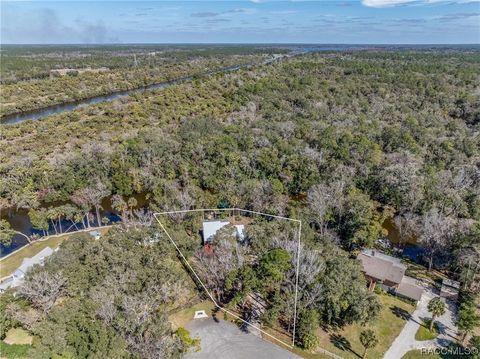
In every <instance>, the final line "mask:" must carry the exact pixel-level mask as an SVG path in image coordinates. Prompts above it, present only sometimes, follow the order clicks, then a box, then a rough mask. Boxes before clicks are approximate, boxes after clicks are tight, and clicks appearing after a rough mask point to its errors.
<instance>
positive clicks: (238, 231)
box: [202, 221, 245, 244]
mask: <svg viewBox="0 0 480 359" xmlns="http://www.w3.org/2000/svg"><path fill="white" fill-rule="evenodd" d="M229 224H230V222H229V221H204V222H203V232H202V233H203V243H204V244H207V243H211V242H212V241H213V238H214V237H215V235H216V234H217V232H218V231H219V230H220V229H222V228H223V227H225V226H227V225H229ZM234 227H235V230H234V232H233V235H235V236H236V237H237V238H238V239H240V240H243V238H244V230H245V226H244V225H243V224H236V225H234Z"/></svg>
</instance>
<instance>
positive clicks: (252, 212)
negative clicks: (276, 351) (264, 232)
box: [153, 208, 302, 348]
mask: <svg viewBox="0 0 480 359" xmlns="http://www.w3.org/2000/svg"><path fill="white" fill-rule="evenodd" d="M205 211H212V212H213V211H215V212H218V211H232V212H233V214H234V215H235V211H239V212H247V213H251V214H258V215H262V216H266V217H271V218H277V219H285V220H288V221H292V222H296V223H298V231H297V234H298V241H297V260H296V261H297V269H296V273H295V300H294V303H295V304H294V314H293V334H292V344H287V343H285V342H284V341H282V340H280V339H278V338H276V337H275V336H273V335H271V334H269V333H267V332H266V331H264V330H262V329H260V328H258V327H257V326H255V325H253V324H251V323H249V322H247V321H246V320H244V319H242V318H240V317H239V316H238V315H236V314H235V313H232V312H231V311H229V310H228V309H225V308H223V307H221V306H220V305H218V303H217V302H216V301H215V299H214V298H213V296H212V294H211V293H210V292H209V291H208V289H207V287H206V286H205V284H204V283H203V282H202V281H201V279H200V278H199V276H198V275H197V273H196V272H195V271H194V270H193V268H192V266H191V265H190V263H189V262H188V261H187V258H185V256H184V255H183V253H182V252H181V251H180V249H179V248H178V246H177V244H176V243H175V241H174V240H173V238H172V237H171V236H170V234H169V233H168V232H167V230H166V228H165V227H164V225H163V224H162V222H160V220H159V219H158V217H157V216H163V215H166V214H176V213H190V212H205ZM153 216H154V217H155V219H156V220H157V222H158V224H159V225H160V227H162V229H163V231H164V232H165V234H166V235H167V237H168V238H169V239H170V241H171V242H172V244H173V245H174V247H175V249H176V250H177V252H178V253H179V254H180V256H181V257H182V259H183V260H184V262H185V264H186V265H187V266H188V268H189V269H190V270H191V271H192V273H193V274H194V276H195V278H197V280H198V281H199V282H200V284H201V285H202V287H203V289H204V290H205V292H206V293H207V295H208V296H209V297H210V299H211V300H212V302H213V304H214V305H215V307H217V308H218V309H220V310H222V311H223V312H225V313H228V314H230V315H232V316H233V317H235V318H237V319H239V320H241V321H242V322H243V323H245V324H247V325H249V326H251V327H253V328H255V329H257V330H259V331H260V332H262V333H263V334H265V335H268V336H269V337H270V338H272V339H274V340H276V341H278V342H279V343H281V344H283V345H285V346H287V347H289V348H293V347H294V345H295V329H296V321H297V299H298V271H299V264H300V238H301V232H302V221H301V220H299V219H294V218H288V217H282V216H276V215H273V214H268V213H262V212H256V211H250V210H247V209H241V208H201V209H189V210H180V211H167V212H159V213H154V214H153Z"/></svg>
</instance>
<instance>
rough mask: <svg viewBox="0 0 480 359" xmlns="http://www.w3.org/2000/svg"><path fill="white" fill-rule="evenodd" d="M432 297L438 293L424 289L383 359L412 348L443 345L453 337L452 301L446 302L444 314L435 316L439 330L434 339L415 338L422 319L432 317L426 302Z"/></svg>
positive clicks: (453, 316)
mask: <svg viewBox="0 0 480 359" xmlns="http://www.w3.org/2000/svg"><path fill="white" fill-rule="evenodd" d="M434 297H438V295H437V294H434V293H433V291H432V290H431V289H425V291H424V293H423V296H422V298H421V299H420V301H419V302H418V305H417V309H416V310H415V311H414V312H413V313H412V315H411V317H410V319H409V320H408V322H407V324H405V326H404V327H403V330H402V331H401V332H400V334H399V335H398V337H397V338H396V339H395V340H394V342H393V343H392V345H391V346H390V348H389V349H388V350H387V352H386V353H385V356H384V357H383V359H399V358H402V357H403V356H404V355H405V354H406V353H407V352H409V351H410V350H414V349H423V348H431V349H433V348H439V347H445V346H447V345H448V343H450V342H451V341H453V340H454V339H455V337H456V332H457V328H456V327H455V315H456V313H455V312H456V308H455V305H454V304H452V303H447V305H446V308H445V314H444V315H442V316H441V317H438V318H435V322H436V323H437V324H438V326H439V331H440V333H439V335H438V337H437V338H436V339H433V340H425V341H418V340H416V339H415V334H416V333H417V330H418V328H419V327H420V325H421V323H422V320H423V319H429V318H431V317H432V315H431V314H430V313H429V312H428V309H427V306H428V302H429V301H430V300H431V299H432V298H434Z"/></svg>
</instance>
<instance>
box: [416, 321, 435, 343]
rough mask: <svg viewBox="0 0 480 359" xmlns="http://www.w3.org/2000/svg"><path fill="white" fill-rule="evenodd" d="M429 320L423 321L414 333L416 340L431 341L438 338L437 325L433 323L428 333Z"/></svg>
mask: <svg viewBox="0 0 480 359" xmlns="http://www.w3.org/2000/svg"><path fill="white" fill-rule="evenodd" d="M430 321H431V320H430V319H425V320H424V321H423V323H422V325H420V327H419V328H418V330H417V332H416V333H415V339H416V340H420V341H421V340H432V339H435V338H436V337H437V336H438V325H437V323H433V330H432V331H430Z"/></svg>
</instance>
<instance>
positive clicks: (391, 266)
mask: <svg viewBox="0 0 480 359" xmlns="http://www.w3.org/2000/svg"><path fill="white" fill-rule="evenodd" d="M357 259H358V260H360V262H361V263H362V266H363V272H364V274H365V277H366V278H367V280H368V289H369V290H371V291H373V290H374V289H375V287H376V286H377V285H378V286H379V287H381V288H382V289H384V290H386V291H387V292H390V293H393V294H396V295H399V296H402V297H405V298H408V299H412V300H414V301H418V300H420V298H421V297H422V294H423V288H422V286H421V285H419V284H418V282H417V280H416V279H415V278H412V277H408V276H406V275H405V270H406V269H407V267H406V266H405V265H404V264H402V263H401V260H400V259H399V258H395V257H392V256H389V255H386V254H384V253H382V252H379V251H377V250H374V249H367V250H364V251H362V252H361V253H360V254H359V255H358V257H357Z"/></svg>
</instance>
